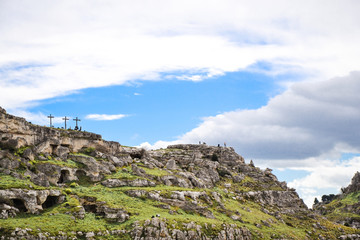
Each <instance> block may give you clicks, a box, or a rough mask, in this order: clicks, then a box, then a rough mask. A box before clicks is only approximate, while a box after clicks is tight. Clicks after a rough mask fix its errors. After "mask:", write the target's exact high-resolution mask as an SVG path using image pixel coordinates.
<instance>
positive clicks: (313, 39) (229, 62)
mask: <svg viewBox="0 0 360 240" xmlns="http://www.w3.org/2000/svg"><path fill="white" fill-rule="evenodd" d="M259 6H261V7H259ZM164 9H166V11H164ZM357 9H359V2H358V1H341V3H339V2H337V1H316V2H314V1H291V2H289V1H285V0H278V1H275V2H274V1H271V2H269V1H235V0H221V1H220V0H218V1H212V2H211V3H209V1H205V0H200V1H196V3H194V1H164V0H156V1H151V2H141V4H139V3H138V2H137V1H106V3H104V2H103V1H97V0H93V1H90V2H89V1H81V0H79V1H70V0H68V1H66V0H65V1H59V2H56V3H51V4H50V3H49V2H48V1H45V0H40V1H36V4H34V1H10V0H7V1H6V0H5V1H1V7H0V16H1V17H0V20H1V21H0V70H1V71H0V79H1V81H0V90H1V93H2V94H1V96H0V105H2V106H3V107H5V108H7V109H10V108H18V107H26V106H29V104H35V103H36V101H39V100H43V99H48V98H52V97H55V96H60V95H64V94H69V93H72V92H74V91H77V90H80V89H84V88H89V87H100V86H108V85H114V84H124V83H126V82H128V81H133V80H135V79H141V80H161V79H167V76H172V75H173V72H177V71H181V72H184V74H183V76H180V77H178V78H181V79H184V80H190V81H201V80H204V79H206V78H209V77H213V76H218V75H221V74H224V73H226V72H231V71H238V70H241V69H246V68H248V67H251V70H259V71H262V69H253V66H254V65H253V64H254V63H256V62H258V61H266V62H271V63H272V64H273V65H274V67H273V69H272V70H271V71H267V73H268V74H278V73H281V72H283V71H296V72H298V71H301V72H306V73H308V74H311V76H312V77H313V76H324V77H329V76H335V75H344V74H347V73H348V72H349V71H352V70H357V69H358V65H357V63H358V62H359V58H360V54H359V51H360V50H359V48H358V42H359V40H360V31H359V27H358V24H357V23H358V22H359V20H360V19H359V18H360V16H359V14H358V11H357Z"/></svg>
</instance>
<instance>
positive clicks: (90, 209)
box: [84, 204, 96, 213]
mask: <svg viewBox="0 0 360 240" xmlns="http://www.w3.org/2000/svg"><path fill="white" fill-rule="evenodd" d="M84 209H85V211H86V212H91V213H96V204H86V205H84Z"/></svg>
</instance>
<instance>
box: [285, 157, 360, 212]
mask: <svg viewBox="0 0 360 240" xmlns="http://www.w3.org/2000/svg"><path fill="white" fill-rule="evenodd" d="M306 161H307V164H304V165H308V166H307V167H298V168H297V169H306V170H307V171H309V172H310V174H309V175H307V176H305V177H304V178H300V179H295V180H294V181H292V182H290V183H289V184H288V186H290V187H293V188H295V189H296V190H297V192H298V193H299V194H300V195H301V196H302V197H303V198H304V201H305V202H306V204H307V205H308V206H309V207H311V206H312V204H313V202H314V199H315V197H316V198H318V199H319V200H320V199H321V196H322V195H323V194H329V192H330V193H333V194H338V193H340V192H341V191H340V190H341V188H343V187H346V186H348V185H349V184H350V180H351V178H352V177H353V176H354V174H355V173H356V172H357V171H358V170H359V168H360V157H354V158H351V159H349V160H346V161H333V160H321V159H308V160H306ZM304 162H305V161H304ZM314 163H315V164H314Z"/></svg>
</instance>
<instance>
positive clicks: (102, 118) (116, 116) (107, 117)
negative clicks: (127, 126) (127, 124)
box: [85, 114, 128, 121]
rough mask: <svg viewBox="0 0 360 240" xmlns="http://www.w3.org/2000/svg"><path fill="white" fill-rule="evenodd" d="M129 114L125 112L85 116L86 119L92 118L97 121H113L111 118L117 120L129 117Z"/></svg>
mask: <svg viewBox="0 0 360 240" xmlns="http://www.w3.org/2000/svg"><path fill="white" fill-rule="evenodd" d="M127 116H128V115H125V114H113V115H109V114H88V115H86V116H85V118H86V119H90V120H96V121H111V120H117V119H121V118H124V117H127Z"/></svg>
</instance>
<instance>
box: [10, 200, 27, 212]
mask: <svg viewBox="0 0 360 240" xmlns="http://www.w3.org/2000/svg"><path fill="white" fill-rule="evenodd" d="M12 202H13V206H14V207H16V208H17V209H19V211H20V212H27V208H26V207H25V204H24V201H23V200H22V199H18V198H15V199H13V200H12Z"/></svg>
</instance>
